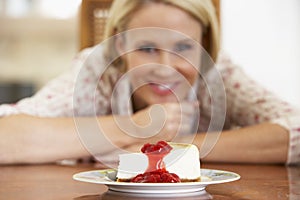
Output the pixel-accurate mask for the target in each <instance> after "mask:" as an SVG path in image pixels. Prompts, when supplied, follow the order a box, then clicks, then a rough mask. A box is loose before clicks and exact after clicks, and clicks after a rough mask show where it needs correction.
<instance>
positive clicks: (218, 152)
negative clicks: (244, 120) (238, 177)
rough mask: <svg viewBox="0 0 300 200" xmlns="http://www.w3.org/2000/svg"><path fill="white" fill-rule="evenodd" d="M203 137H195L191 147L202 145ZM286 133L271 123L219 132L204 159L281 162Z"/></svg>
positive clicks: (285, 147) (284, 152)
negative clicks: (217, 137)
mask: <svg viewBox="0 0 300 200" xmlns="http://www.w3.org/2000/svg"><path fill="white" fill-rule="evenodd" d="M204 137H205V135H204V134H198V135H197V136H196V139H195V142H194V143H195V144H198V146H199V144H202V142H203V141H204ZM288 144H289V133H288V131H287V130H286V129H284V128H283V127H281V126H279V125H275V124H269V123H265V124H260V125H255V126H249V127H245V128H240V129H234V130H230V131H224V132H222V133H221V135H220V137H219V139H218V141H217V143H216V145H215V146H214V147H213V149H212V151H211V152H210V153H209V154H208V155H207V156H206V157H204V158H203V159H202V160H203V161H208V162H236V163H273V164H275V163H285V162H286V160H287V152H288Z"/></svg>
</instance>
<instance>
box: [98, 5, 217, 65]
mask: <svg viewBox="0 0 300 200" xmlns="http://www.w3.org/2000/svg"><path fill="white" fill-rule="evenodd" d="M151 2H153V3H165V4H168V5H173V6H176V7H178V8H180V9H182V10H184V11H186V12H187V13H189V14H190V15H191V16H192V17H194V18H195V19H196V20H197V21H199V23H200V24H201V25H202V26H203V27H204V33H203V34H204V35H203V41H202V45H203V47H204V49H205V50H206V51H207V52H208V54H209V55H210V57H211V58H212V59H213V60H214V61H216V58H217V55H218V52H219V48H220V47H219V46H220V35H219V24H218V19H217V16H216V11H215V8H214V6H213V3H212V2H211V0H114V2H113V4H112V7H111V9H110V16H109V18H108V19H107V23H106V27H105V34H104V38H105V39H108V38H110V37H112V36H114V35H115V34H118V33H121V32H123V31H126V27H127V24H128V23H129V22H130V20H131V19H132V16H133V15H134V13H135V12H136V11H137V10H139V9H140V8H141V7H143V6H145V4H147V3H151ZM107 48H108V49H107V52H110V53H114V54H117V52H116V50H113V49H109V48H114V45H112V44H110V45H108V47H107ZM114 56H116V55H113V57H114ZM120 62H122V61H121V60H119V61H117V62H115V65H122V64H121V63H120Z"/></svg>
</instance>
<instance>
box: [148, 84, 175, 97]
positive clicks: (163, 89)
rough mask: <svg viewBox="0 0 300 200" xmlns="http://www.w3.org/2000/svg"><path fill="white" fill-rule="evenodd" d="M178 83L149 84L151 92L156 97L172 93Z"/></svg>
mask: <svg viewBox="0 0 300 200" xmlns="http://www.w3.org/2000/svg"><path fill="white" fill-rule="evenodd" d="M177 85H178V83H177V82H173V83H149V86H150V88H151V89H152V91H153V92H154V93H156V94H158V95H161V96H166V95H170V94H173V93H174V89H175V88H176V87H177Z"/></svg>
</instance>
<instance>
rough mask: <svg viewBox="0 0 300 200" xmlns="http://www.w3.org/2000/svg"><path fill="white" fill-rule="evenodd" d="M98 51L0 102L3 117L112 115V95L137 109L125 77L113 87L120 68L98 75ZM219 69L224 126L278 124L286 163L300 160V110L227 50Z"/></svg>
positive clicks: (205, 113) (205, 100)
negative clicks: (25, 93) (284, 137)
mask: <svg viewBox="0 0 300 200" xmlns="http://www.w3.org/2000/svg"><path fill="white" fill-rule="evenodd" d="M95 49H96V48H89V49H85V50H83V51H82V52H80V53H79V54H78V55H77V56H76V57H75V58H74V60H73V62H72V67H71V68H70V70H69V71H67V72H66V73H64V74H62V75H61V76H59V77H57V78H56V79H54V80H52V81H50V82H49V83H48V84H47V85H45V87H43V88H42V89H41V90H40V91H38V92H37V93H36V94H35V95H34V96H32V97H30V98H25V99H23V100H21V101H19V102H17V103H16V104H3V105H0V117H4V116H7V115H13V114H19V113H24V114H29V115H34V116H40V117H73V116H96V115H97V116H101V115H108V114H112V109H111V107H112V106H111V98H114V101H113V102H114V103H115V107H116V110H117V112H118V114H128V113H132V108H131V107H130V105H131V104H128V99H130V85H129V83H128V81H127V80H126V79H124V80H122V81H123V82H122V83H121V84H119V87H118V89H117V90H116V91H113V89H114V86H115V85H116V83H117V82H118V80H119V78H120V77H121V72H119V71H118V70H116V68H113V67H111V68H107V70H106V71H105V76H99V74H101V73H103V70H104V68H105V67H104V66H105V62H104V60H105V59H104V56H103V51H102V50H101V49H100V50H99V49H98V50H96V51H99V52H98V54H97V55H100V56H97V58H94V59H87V58H88V57H89V56H90V55H91V53H92V52H95ZM87 60H88V61H87ZM216 68H217V70H218V72H219V74H220V75H221V79H222V81H223V84H224V89H225V92H226V99H225V100H226V118H225V122H224V126H223V128H224V129H231V128H236V127H243V126H249V125H253V124H257V123H262V122H271V123H276V124H279V125H281V126H282V127H284V128H286V129H287V130H288V131H289V135H290V142H289V151H288V161H287V164H292V163H300V112H299V110H298V109H296V108H295V107H293V106H291V105H290V104H288V103H287V102H284V101H282V100H280V99H279V98H277V97H276V96H275V95H274V94H272V93H270V92H269V91H267V90H265V89H264V88H263V87H261V86H260V85H258V84H257V83H255V82H254V81H253V80H251V79H250V78H249V77H248V76H246V75H245V73H244V72H243V71H242V69H241V68H239V67H238V66H236V65H235V64H234V63H232V62H231V60H230V59H228V57H227V56H226V55H224V54H222V53H220V55H219V58H218V60H217V62H216ZM202 86H203V84H202ZM201 88H202V89H201ZM113 92H114V95H112V94H113ZM197 93H198V99H199V101H200V102H201V103H200V111H201V120H200V122H199V130H198V131H199V132H201V131H206V130H208V126H209V122H210V121H209V119H210V117H211V113H210V110H211V109H210V107H211V99H210V95H209V92H208V91H206V90H205V89H203V87H201V84H200V88H199V90H198V92H197Z"/></svg>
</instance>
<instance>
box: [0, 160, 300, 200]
mask: <svg viewBox="0 0 300 200" xmlns="http://www.w3.org/2000/svg"><path fill="white" fill-rule="evenodd" d="M102 167H103V166H99V165H96V164H80V165H54V164H53V165H16V166H0V199H1V200H2V199H3V200H4V199H5V200H8V199H22V200H27V199H30V200H33V199H75V200H93V199H97V200H100V199H118V200H122V199H133V200H134V199H143V200H144V199H152V200H153V199H183V200H184V199H272V200H274V199H289V200H296V199H300V166H298V167H286V166H283V165H237V164H202V168H206V169H219V170H226V171H232V172H236V173H238V174H240V175H241V179H240V180H238V181H234V182H230V183H222V184H216V185H209V186H207V187H206V191H203V192H200V193H190V194H186V195H185V196H177V197H176V196H173V195H172V196H170V195H167V196H158V195H138V194H136V195H130V194H126V193H120V192H113V191H109V190H108V188H107V187H106V186H105V185H100V184H93V183H85V182H79V181H75V180H73V179H72V176H73V174H75V173H78V172H82V171H89V170H95V169H100V168H102Z"/></svg>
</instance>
